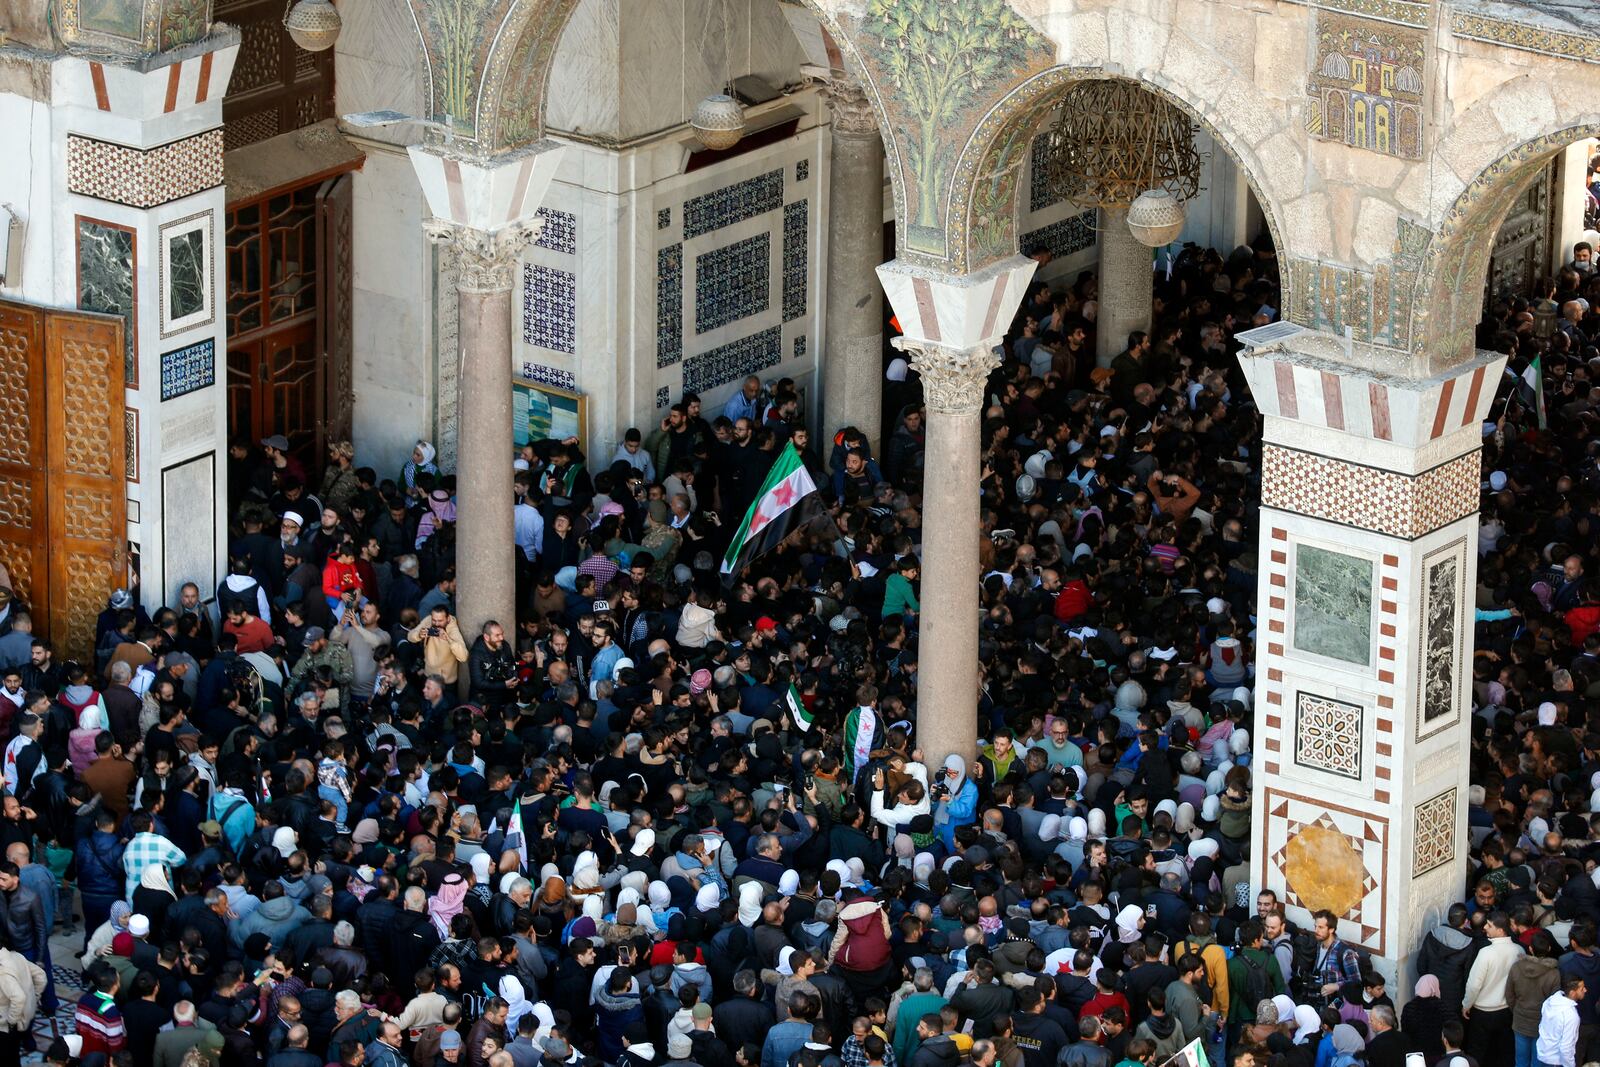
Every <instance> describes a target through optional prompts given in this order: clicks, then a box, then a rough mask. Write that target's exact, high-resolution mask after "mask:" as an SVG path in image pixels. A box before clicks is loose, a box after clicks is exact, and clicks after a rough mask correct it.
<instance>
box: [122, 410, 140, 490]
mask: <svg viewBox="0 0 1600 1067" xmlns="http://www.w3.org/2000/svg"><path fill="white" fill-rule="evenodd" d="M122 447H123V451H124V452H126V453H127V454H126V455H125V456H124V457H123V460H122V466H123V472H124V475H125V476H126V477H127V479H128V481H130V482H136V481H138V480H139V413H138V412H137V411H135V410H133V409H132V408H125V409H124V410H123V412H122Z"/></svg>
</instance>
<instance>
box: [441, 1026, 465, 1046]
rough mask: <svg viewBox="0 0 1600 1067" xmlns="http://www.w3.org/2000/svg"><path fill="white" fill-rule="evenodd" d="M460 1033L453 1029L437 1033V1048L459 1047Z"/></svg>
mask: <svg viewBox="0 0 1600 1067" xmlns="http://www.w3.org/2000/svg"><path fill="white" fill-rule="evenodd" d="M460 1047H461V1035H460V1034H459V1033H457V1032H456V1031H454V1030H446V1031H445V1032H444V1033H442V1034H440V1035H439V1048H441V1049H447V1048H460Z"/></svg>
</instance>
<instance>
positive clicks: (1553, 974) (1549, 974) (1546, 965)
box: [1506, 956, 1561, 1037]
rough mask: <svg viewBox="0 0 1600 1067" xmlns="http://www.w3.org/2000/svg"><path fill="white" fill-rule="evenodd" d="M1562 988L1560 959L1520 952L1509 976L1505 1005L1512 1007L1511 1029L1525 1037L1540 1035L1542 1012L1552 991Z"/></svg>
mask: <svg viewBox="0 0 1600 1067" xmlns="http://www.w3.org/2000/svg"><path fill="white" fill-rule="evenodd" d="M1560 989H1561V969H1560V967H1559V965H1558V964H1557V961H1555V960H1552V959H1545V958H1542V957H1539V956H1519V957H1518V958H1517V961H1516V962H1515V963H1513V964H1512V965H1511V976H1510V977H1509V978H1507V979H1506V1006H1507V1007H1509V1008H1510V1009H1511V1029H1512V1030H1513V1031H1515V1032H1516V1033H1518V1034H1521V1035H1522V1036H1523V1037H1537V1036H1539V1012H1540V1011H1541V1010H1542V1009H1543V1008H1544V1002H1545V1001H1546V1000H1547V999H1549V997H1550V995H1551V994H1552V993H1555V992H1558V991H1559V990H1560Z"/></svg>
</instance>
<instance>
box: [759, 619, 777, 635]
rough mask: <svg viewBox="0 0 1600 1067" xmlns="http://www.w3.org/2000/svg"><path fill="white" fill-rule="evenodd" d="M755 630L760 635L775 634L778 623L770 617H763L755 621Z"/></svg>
mask: <svg viewBox="0 0 1600 1067" xmlns="http://www.w3.org/2000/svg"><path fill="white" fill-rule="evenodd" d="M756 629H757V630H760V631H761V632H762V633H775V632H776V631H777V629H778V623H777V621H776V620H775V619H773V618H772V617H771V616H770V615H763V616H761V618H759V619H757V620H756Z"/></svg>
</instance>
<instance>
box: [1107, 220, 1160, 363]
mask: <svg viewBox="0 0 1600 1067" xmlns="http://www.w3.org/2000/svg"><path fill="white" fill-rule="evenodd" d="M1151 263H1152V259H1151V255H1150V249H1149V248H1146V247H1145V246H1144V245H1142V244H1140V243H1139V242H1138V241H1135V240H1134V239H1133V234H1132V233H1131V232H1130V231H1129V230H1128V209H1127V208H1103V209H1102V210H1101V212H1100V312H1099V316H1098V318H1096V319H1095V353H1094V355H1095V365H1096V366H1100V367H1109V366H1110V365H1111V361H1112V360H1113V359H1116V358H1117V356H1119V355H1121V354H1122V353H1123V352H1125V351H1127V348H1128V334H1130V333H1132V332H1133V331H1134V330H1144V331H1145V332H1147V333H1148V332H1149V330H1150V311H1151V306H1152V303H1153V290H1152V287H1151Z"/></svg>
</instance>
